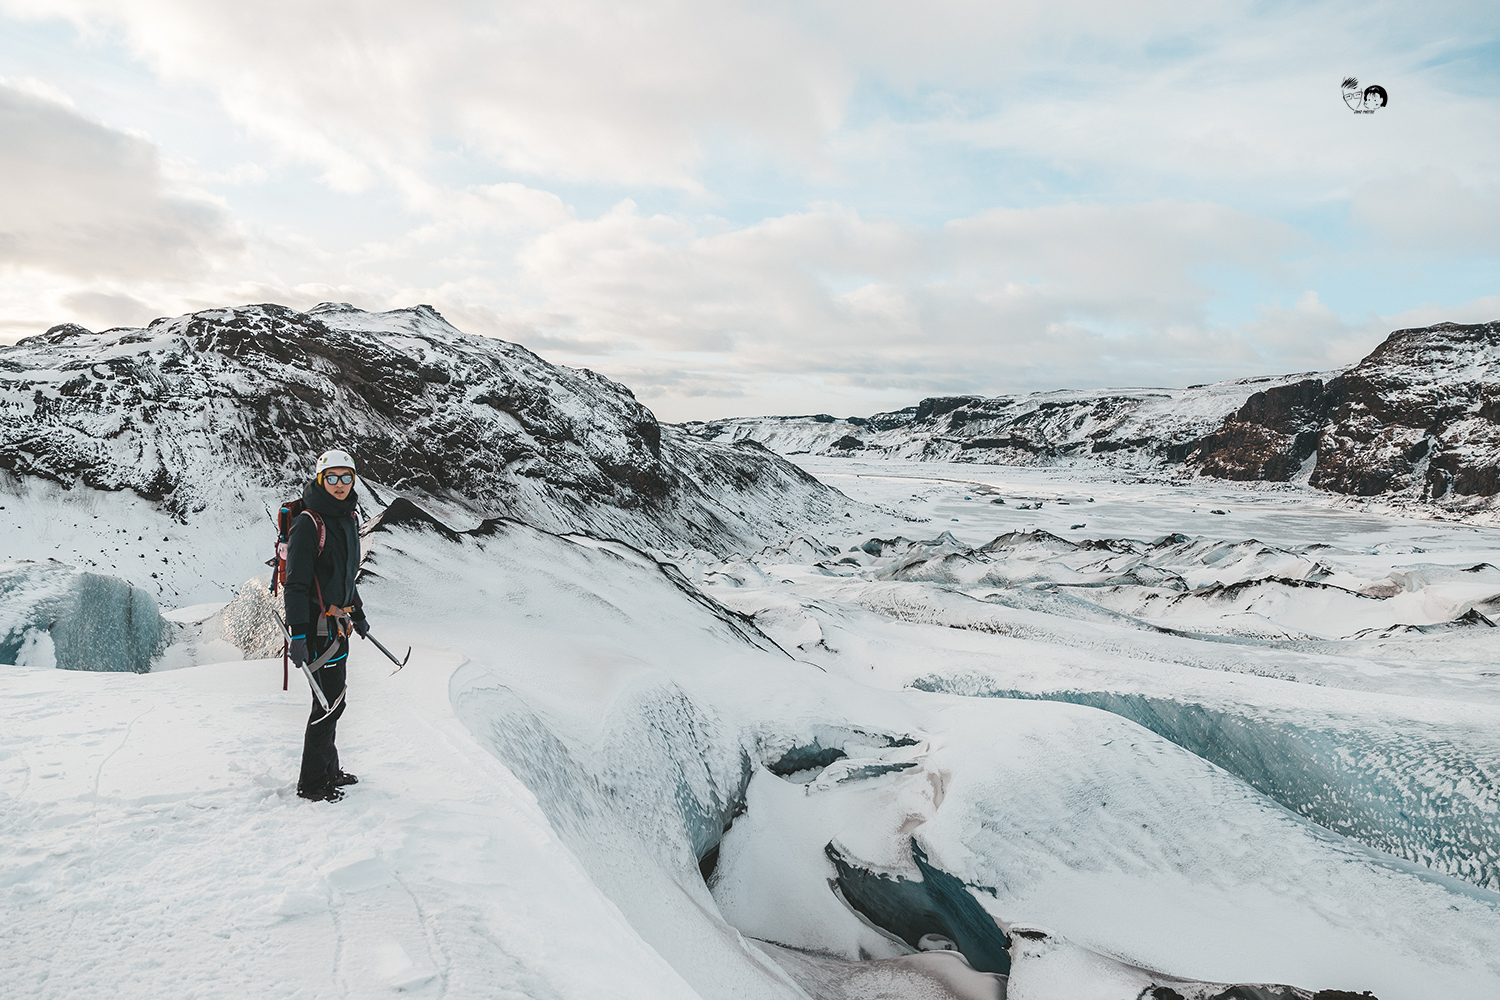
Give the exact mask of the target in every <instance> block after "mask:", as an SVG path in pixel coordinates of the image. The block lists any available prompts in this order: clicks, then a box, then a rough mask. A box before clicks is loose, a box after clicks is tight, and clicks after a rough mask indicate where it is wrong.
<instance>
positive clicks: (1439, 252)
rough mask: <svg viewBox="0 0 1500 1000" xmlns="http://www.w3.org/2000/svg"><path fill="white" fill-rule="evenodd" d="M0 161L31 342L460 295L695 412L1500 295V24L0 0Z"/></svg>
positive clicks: (18, 297)
mask: <svg viewBox="0 0 1500 1000" xmlns="http://www.w3.org/2000/svg"><path fill="white" fill-rule="evenodd" d="M1349 76H1354V77H1357V78H1358V79H1359V80H1360V82H1361V85H1362V86H1364V85H1368V84H1380V85H1382V86H1383V87H1385V89H1386V91H1387V92H1388V93H1389V98H1390V101H1389V105H1388V106H1387V107H1384V108H1380V109H1379V110H1378V111H1376V112H1375V113H1373V114H1355V113H1353V112H1352V111H1351V110H1350V109H1349V108H1348V107H1347V106H1346V105H1345V103H1344V101H1343V100H1342V97H1341V92H1340V82H1341V81H1342V80H1343V79H1344V78H1345V77H1349ZM0 180H3V183H0V342H6V343H8V342H12V341H14V340H15V339H17V338H19V337H22V336H26V335H29V334H32V333H36V332H40V331H41V330H44V329H46V328H47V327H49V326H51V325H53V324H55V323H59V322H65V321H72V322H79V323H82V324H84V325H86V326H89V327H91V328H93V329H102V328H105V327H108V326H118V325H137V324H141V323H144V322H146V321H149V320H150V319H152V318H154V317H156V316H163V315H176V314H178V313H182V312H186V311H189V310H193V309H199V308H206V307H211V306H220V305H228V304H239V303H246V302H264V301H275V302H282V303H285V304H288V305H292V306H296V307H307V306H311V305H313V304H316V303H318V302H321V301H325V300H333V301H346V302H352V303H354V304H355V305H358V306H361V307H364V308H369V309H388V308H394V307H399V306H406V305H413V304H416V303H420V302H426V303H430V304H432V305H434V306H436V307H437V308H438V309H439V310H440V311H441V312H442V313H443V314H444V315H446V316H447V317H448V318H449V319H450V320H451V321H452V322H453V323H455V324H456V325H457V326H459V327H460V328H462V329H465V330H467V331H469V332H473V333H483V334H488V335H492V336H500V337H505V338H507V339H510V340H516V341H519V342H521V343H524V344H526V345H527V346H528V347H531V348H532V349H533V350H536V351H537V352H538V353H540V354H542V355H543V356H545V357H547V358H549V359H551V360H554V361H559V362H563V363H566V364H572V365H578V366H585V367H589V368H593V369H595V370H597V371H601V372H603V373H605V374H607V375H610V376H612V377H614V378H617V379H619V380H621V381H623V382H625V383H626V384H627V385H630V386H631V387H632V388H633V389H634V390H635V392H636V394H637V395H638V396H639V397H641V399H642V400H643V401H645V402H646V403H647V404H648V405H650V406H651V407H652V408H653V409H654V410H655V411H656V412H657V413H658V414H659V415H660V416H662V417H663V418H665V419H675V420H680V419H691V418H708V417H714V416H726V415H731V414H754V413H807V412H815V411H827V412H833V413H836V414H864V413H869V412H872V411H875V410H879V409H885V408H890V407H895V406H901V405H906V404H909V403H912V402H915V401H916V400H917V399H919V398H921V397H922V396H924V395H932V394H939V393H953V392H982V393H1000V392H1011V391H1022V390H1032V389H1052V388H1058V387H1064V386H1069V387H1088V386H1104V385H1186V384H1190V383H1195V382H1205V381H1213V380H1217V379H1222V378H1235V377H1241V376H1247V375H1255V374H1266V373H1273V372H1274V373H1281V372H1291V371H1309V370H1321V369H1327V368H1330V367H1334V366H1337V365H1341V364H1346V363H1349V362H1351V361H1354V360H1357V359H1358V358H1359V357H1361V356H1362V355H1363V354H1364V353H1365V352H1367V351H1368V350H1369V349H1370V348H1371V347H1373V346H1374V345H1375V344H1376V343H1378V342H1379V341H1380V340H1381V339H1382V338H1383V337H1384V336H1385V334H1386V333H1388V332H1389V331H1390V330H1392V329H1396V328H1399V327H1402V326H1413V325H1424V324H1427V323H1431V322H1436V321H1439V320H1455V321H1461V322H1475V321H1483V320H1492V319H1500V6H1497V5H1496V4H1495V3H1494V2H1493V0H1478V2H1473V3H1462V2H1452V3H1445V4H1441V5H1435V6H1434V7H1426V6H1425V5H1418V4H1412V3H1410V2H1402V3H1395V2H1383V0H1366V2H1358V3H1319V2H1276V0H1270V2H1253V3H1252V2H1244V3H1236V2H1228V3H1216V4H1204V3H1202V2H1201V0H1200V2H1186V0H1135V2H1132V3H1126V4H1120V3H1103V2H1084V3H1074V4H1057V3H1048V2H1041V0H986V2H970V0H952V2H944V0H923V2H921V3H917V2H912V0H907V2H893V0H795V2H793V0H787V2H782V0H758V2H735V0H630V2H628V3H619V2H609V3H604V2H596V0H545V2H541V0H533V2H530V3H510V2H503V0H485V2H480V0H425V2H423V3H420V4H417V3H411V2H409V0H257V2H255V3H245V2H243V0H239V2H232V3H231V2H223V0H0Z"/></svg>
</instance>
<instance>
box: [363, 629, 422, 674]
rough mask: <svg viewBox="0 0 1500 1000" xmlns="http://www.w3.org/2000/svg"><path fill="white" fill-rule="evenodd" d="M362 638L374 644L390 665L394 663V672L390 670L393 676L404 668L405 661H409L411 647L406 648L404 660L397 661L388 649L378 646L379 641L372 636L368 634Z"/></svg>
mask: <svg viewBox="0 0 1500 1000" xmlns="http://www.w3.org/2000/svg"><path fill="white" fill-rule="evenodd" d="M364 637H365V638H366V639H369V640H370V641H371V642H373V643H374V644H375V648H376V649H378V650H380V651H381V652H382V653H384V654H385V655H386V657H387V658H388V659H389V660H390V661H391V662H392V663H394V664H395V665H396V670H392V671H391V673H392V674H395V673H396V671H397V670H400V669H401V668H402V667H404V666H406V661H407V660H409V659H411V647H410V646H407V647H406V656H405V657H404V658H402V659H399V660H398V659H396V657H395V655H394V654H393V653H392V652H391V651H390V650H389V649H386V648H385V647H384V646H382V645H381V644H380V640H379V639H377V638H375V637H374V636H373V635H371V634H370V633H368V632H366V633H365V636H364Z"/></svg>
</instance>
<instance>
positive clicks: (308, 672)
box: [271, 610, 344, 722]
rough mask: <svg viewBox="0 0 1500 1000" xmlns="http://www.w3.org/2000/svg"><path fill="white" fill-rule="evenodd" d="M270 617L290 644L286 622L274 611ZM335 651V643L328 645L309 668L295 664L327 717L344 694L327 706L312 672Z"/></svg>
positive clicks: (326, 697) (336, 647)
mask: <svg viewBox="0 0 1500 1000" xmlns="http://www.w3.org/2000/svg"><path fill="white" fill-rule="evenodd" d="M271 615H272V617H274V618H275V619H276V624H277V625H280V626H281V634H282V635H284V636H286V641H287V642H291V641H292V631H291V629H289V628H287V627H286V622H284V621H282V620H281V615H279V614H277V613H276V612H275V611H274V610H273V611H272V612H271ZM336 649H338V644H337V643H334V644H332V645H330V646H329V647H328V648H327V649H326V650H324V651H323V655H322V656H320V657H318V658H317V659H316V660H314V661H313V665H312V666H311V667H309V666H308V665H307V664H306V663H299V664H297V666H299V667H301V668H302V673H303V674H305V675H306V676H307V683H308V684H310V685H312V691H313V696H314V697H315V698H317V699H318V704H319V705H322V706H323V711H325V712H327V713H328V715H332V714H333V710H334V709H335V708H337V707H338V703H339V702H341V701H343V700H344V694H343V692H342V691H341V692H339V696H338V698H337V699H336V700H335V701H334V703H333V704H332V705H330V704H328V696H327V695H325V694H324V693H323V689H322V688H321V687H319V686H318V682H317V680H315V679H314V678H313V670H316V669H318V668H320V667H322V666H323V664H325V663H327V662H328V658H329V657H330V656H332V655H333V653H334V650H336ZM328 715H325V716H323V719H326V718H328ZM323 719H319V720H318V722H322V721H323Z"/></svg>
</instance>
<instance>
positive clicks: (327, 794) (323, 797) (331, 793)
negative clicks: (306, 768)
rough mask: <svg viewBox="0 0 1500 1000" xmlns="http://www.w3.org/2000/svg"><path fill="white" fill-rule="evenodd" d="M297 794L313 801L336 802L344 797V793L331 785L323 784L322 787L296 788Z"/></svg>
mask: <svg viewBox="0 0 1500 1000" xmlns="http://www.w3.org/2000/svg"><path fill="white" fill-rule="evenodd" d="M297 794H298V795H299V796H301V797H302V798H304V799H310V800H311V801H313V802H337V801H338V800H339V799H341V798H343V797H344V793H343V792H342V791H340V790H339V789H337V788H335V787H333V786H332V785H324V786H323V787H322V788H311V789H308V788H298V789H297Z"/></svg>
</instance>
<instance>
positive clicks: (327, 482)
mask: <svg viewBox="0 0 1500 1000" xmlns="http://www.w3.org/2000/svg"><path fill="white" fill-rule="evenodd" d="M323 488H324V489H325V490H327V491H328V492H329V493H332V494H333V496H334V499H336V500H347V499H348V498H349V491H350V490H352V489H354V470H353V469H345V468H337V469H324V470H323Z"/></svg>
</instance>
